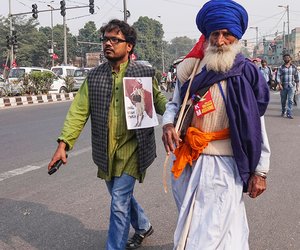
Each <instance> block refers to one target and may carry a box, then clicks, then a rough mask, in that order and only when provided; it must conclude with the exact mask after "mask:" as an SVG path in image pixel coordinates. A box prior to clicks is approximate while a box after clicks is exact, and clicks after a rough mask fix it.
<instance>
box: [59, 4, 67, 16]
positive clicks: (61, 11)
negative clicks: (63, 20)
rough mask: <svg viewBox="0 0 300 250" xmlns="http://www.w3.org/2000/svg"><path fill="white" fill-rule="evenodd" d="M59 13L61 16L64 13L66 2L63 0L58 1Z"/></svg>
mask: <svg viewBox="0 0 300 250" xmlns="http://www.w3.org/2000/svg"><path fill="white" fill-rule="evenodd" d="M60 14H61V15H62V16H65V15H66V2H65V0H62V1H60Z"/></svg>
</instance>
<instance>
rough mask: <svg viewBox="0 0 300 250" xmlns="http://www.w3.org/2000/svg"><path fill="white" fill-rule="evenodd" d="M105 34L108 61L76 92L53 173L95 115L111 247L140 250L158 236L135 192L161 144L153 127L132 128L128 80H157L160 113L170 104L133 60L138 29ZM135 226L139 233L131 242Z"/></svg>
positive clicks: (117, 28) (110, 29)
mask: <svg viewBox="0 0 300 250" xmlns="http://www.w3.org/2000/svg"><path fill="white" fill-rule="evenodd" d="M100 31H101V34H102V43H103V50H104V56H105V58H106V59H107V62H105V63H103V64H101V65H100V66H98V67H95V68H93V69H92V70H91V71H90V72H89V74H88V76H87V79H86V80H85V81H84V83H83V84H82V86H81V87H80V89H79V91H78V93H77V94H76V97H75V99H74V101H73V103H72V105H71V107H70V109H69V111H68V114H67V116H66V120H65V122H64V126H63V129H62V132H61V135H60V136H59V138H58V142H59V144H58V147H57V150H56V152H55V153H54V155H53V157H52V160H51V161H50V163H49V165H48V169H50V168H51V166H52V165H53V164H54V163H55V162H56V161H57V160H60V159H61V160H62V161H63V163H67V158H66V151H68V150H71V149H72V148H73V146H74V144H75V141H76V139H77V138H78V137H79V135H80V133H81V131H82V129H83V128H84V125H85V124H86V122H87V120H88V118H89V117H91V131H92V155H93V160H94V162H95V164H96V165H97V166H98V174H97V175H98V177H99V178H101V179H104V180H105V182H106V186H107V189H108V192H109V193H110V195H111V208H110V222H109V229H108V239H107V243H106V249H107V250H124V249H125V248H126V249H135V248H138V247H139V246H140V245H141V244H142V242H143V240H144V238H145V237H148V236H150V235H151V234H152V232H153V228H152V226H151V224H150V221H149V218H148V217H147V216H146V214H145V212H144V211H143V209H142V207H141V206H140V205H139V203H138V202H137V201H136V199H135V198H134V196H133V189H134V185H135V182H136V180H138V181H139V182H143V180H144V178H145V175H146V169H147V168H148V167H149V166H150V165H151V163H152V162H153V161H154V158H155V157H156V152H155V151H156V146H155V136H154V128H153V127H151V128H145V129H136V130H128V129H127V126H126V118H125V110H124V95H123V77H125V76H128V77H152V79H153V100H154V104H155V108H156V112H157V113H159V114H163V112H164V111H165V104H166V102H167V100H166V98H165V96H164V95H163V94H162V93H161V92H160V91H159V88H158V83H157V81H156V79H155V78H154V75H155V70H154V69H152V68H150V67H147V66H144V65H142V64H138V63H135V62H133V61H130V60H129V57H130V55H131V54H132V53H133V49H134V46H135V44H136V31H135V30H134V28H133V27H131V26H129V25H128V24H127V23H126V22H124V21H120V20H116V19H114V20H111V21H110V22H109V23H108V24H106V25H105V26H103V27H101V29H100ZM99 192H101V191H100V190H99ZM130 224H131V225H132V227H133V228H134V230H135V234H134V236H133V237H132V238H131V239H129V240H128V234H129V229H130ZM127 240H128V241H127Z"/></svg>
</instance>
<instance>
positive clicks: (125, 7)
mask: <svg viewBox="0 0 300 250" xmlns="http://www.w3.org/2000/svg"><path fill="white" fill-rule="evenodd" d="M123 9H124V22H126V23H127V6H126V0H123Z"/></svg>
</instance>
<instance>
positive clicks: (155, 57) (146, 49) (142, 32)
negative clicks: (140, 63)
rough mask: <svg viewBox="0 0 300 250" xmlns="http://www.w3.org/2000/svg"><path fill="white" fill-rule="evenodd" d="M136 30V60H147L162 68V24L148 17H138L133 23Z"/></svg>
mask: <svg viewBox="0 0 300 250" xmlns="http://www.w3.org/2000/svg"><path fill="white" fill-rule="evenodd" d="M133 27H134V28H135V29H136V31H137V44H136V47H135V54H136V55H137V58H138V60H147V61H149V62H150V63H151V64H152V65H153V66H154V67H155V68H157V69H161V68H162V46H163V45H164V44H163V36H164V31H163V28H162V24H161V23H160V22H159V21H157V20H154V19H152V18H149V17H140V18H139V19H138V21H137V22H135V23H134V24H133Z"/></svg>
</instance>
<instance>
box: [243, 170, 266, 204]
mask: <svg viewBox="0 0 300 250" xmlns="http://www.w3.org/2000/svg"><path fill="white" fill-rule="evenodd" d="M266 188H267V183H266V179H265V178H263V177H261V176H258V175H255V174H252V175H251V177H250V179H249V183H248V193H249V196H250V197H251V198H256V197H257V196H259V195H260V194H262V193H263V192H264V191H265V190H266Z"/></svg>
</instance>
